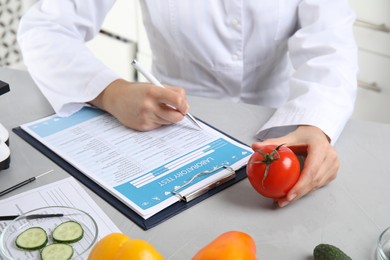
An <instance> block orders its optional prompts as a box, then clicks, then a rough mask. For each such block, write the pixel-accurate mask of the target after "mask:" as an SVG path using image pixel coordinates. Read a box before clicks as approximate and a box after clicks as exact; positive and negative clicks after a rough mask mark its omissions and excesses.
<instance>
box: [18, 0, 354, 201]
mask: <svg viewBox="0 0 390 260" xmlns="http://www.w3.org/2000/svg"><path fill="white" fill-rule="evenodd" d="M114 3H115V0H105V1H95V0H67V1H52V0H41V1H39V2H38V3H37V4H36V5H34V6H33V7H32V8H31V9H30V10H29V12H28V13H27V14H26V15H25V16H24V17H23V18H22V20H21V24H20V28H19V31H18V41H19V44H20V46H21V49H22V53H23V57H24V61H25V64H26V65H27V67H28V70H29V72H30V73H31V76H32V77H33V79H34V80H35V82H36V83H37V85H38V86H39V88H40V89H41V91H42V92H43V93H44V95H45V96H46V97H47V98H48V100H49V101H50V103H51V104H52V106H53V108H54V109H55V111H56V112H57V113H58V114H59V115H64V116H66V115H69V114H72V113H74V112H76V111H78V110H79V109H80V108H81V107H82V106H84V105H85V104H88V103H89V104H92V105H95V106H97V107H100V108H102V109H104V110H106V111H108V112H110V113H111V114H113V115H114V116H115V117H116V118H117V119H118V120H119V121H120V122H122V123H123V124H124V125H126V126H128V127H130V128H133V129H136V130H140V131H146V130H151V129H154V128H157V127H160V126H161V125H165V124H172V123H175V122H178V121H180V120H181V119H182V118H183V113H186V112H188V111H189V106H188V104H187V101H186V98H185V97H186V94H190V95H197V96H206V97H209V98H217V99H226V100H231V101H234V102H246V103H251V104H258V105H263V106H268V107H273V108H276V112H275V113H274V115H273V116H272V117H271V118H270V119H269V120H268V122H267V123H266V124H265V125H264V126H263V127H262V128H261V129H260V130H259V132H258V133H257V135H258V137H259V138H261V139H266V140H265V141H263V142H262V143H263V144H267V143H276V144H281V143H286V144H287V145H305V146H307V153H308V155H307V158H306V160H305V166H304V169H303V170H302V174H301V178H300V180H299V182H298V183H297V184H296V185H295V186H294V187H293V188H292V189H291V191H290V192H289V193H288V195H287V196H286V197H285V198H282V199H279V200H278V201H277V202H278V204H279V205H280V206H285V205H287V204H289V203H290V202H292V201H295V200H297V199H298V198H300V197H302V196H304V195H305V194H307V193H309V192H311V191H313V190H315V189H317V188H319V187H321V186H324V185H326V184H328V183H329V182H330V181H332V180H333V179H334V178H335V177H336V175H337V171H338V168H339V161H338V155H337V152H336V151H335V149H334V148H333V144H334V143H335V141H336V140H337V138H338V136H339V135H340V133H341V131H342V129H343V127H344V125H345V123H346V121H347V120H348V118H349V117H350V115H351V113H352V110H353V105H354V100H355V95H356V74H357V48H356V44H355V42H354V38H353V31H352V26H353V22H354V19H355V16H354V13H353V12H352V10H351V9H350V8H349V6H348V2H347V0H272V1H271V0H246V1H242V0H215V1H209V0H197V1H179V0H176V1H165V0H142V1H140V3H141V7H142V12H143V13H142V14H143V19H144V25H145V28H146V30H147V33H148V37H149V41H150V45H151V49H152V51H153V68H152V72H153V74H155V76H156V77H157V78H158V79H159V80H160V81H162V82H163V83H164V84H165V85H166V86H167V88H165V89H162V88H156V87H153V86H152V85H151V84H148V83H137V82H127V81H126V80H124V79H121V78H120V77H119V76H117V75H116V74H115V73H114V72H113V71H112V70H110V69H109V68H108V67H106V66H105V65H104V64H102V63H101V62H100V61H99V60H98V59H97V58H96V57H94V55H93V54H92V53H91V52H90V51H89V50H88V48H87V47H86V46H85V42H86V41H88V40H90V39H92V38H93V37H94V36H95V35H96V34H97V33H98V32H99V30H100V27H101V24H102V22H103V20H104V17H105V15H106V14H107V13H108V12H109V10H110V8H111V7H112V5H113V4H114ZM107 51H110V50H107ZM163 104H169V105H172V106H173V107H176V108H177V110H173V109H171V108H170V107H168V106H166V105H163ZM259 144H260V143H256V144H254V146H255V147H257V146H258V145H259Z"/></svg>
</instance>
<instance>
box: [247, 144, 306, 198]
mask: <svg viewBox="0 0 390 260" xmlns="http://www.w3.org/2000/svg"><path fill="white" fill-rule="evenodd" d="M300 172H301V169H300V164H299V160H298V157H297V156H296V155H295V153H294V152H293V151H292V150H291V149H290V148H288V147H286V146H283V145H279V146H277V145H264V146H263V147H261V148H260V149H259V150H255V152H254V153H253V154H252V156H251V157H250V158H249V162H248V165H247V175H248V179H249V181H250V183H251V184H252V186H253V188H254V189H255V190H256V191H257V192H258V193H260V194H261V195H263V196H265V197H268V198H273V199H279V198H283V197H285V196H286V195H287V193H288V191H289V190H290V189H291V188H292V187H293V186H294V185H295V183H296V182H297V181H298V179H299V176H300Z"/></svg>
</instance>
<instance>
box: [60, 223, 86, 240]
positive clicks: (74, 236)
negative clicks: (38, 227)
mask: <svg viewBox="0 0 390 260" xmlns="http://www.w3.org/2000/svg"><path fill="white" fill-rule="evenodd" d="M83 235H84V230H83V228H82V227H81V225H80V223H77V222H76V221H67V222H64V223H61V224H59V225H58V226H57V227H56V228H55V229H54V230H53V233H52V237H53V241H54V242H57V243H75V242H77V241H79V240H81V239H82V238H83Z"/></svg>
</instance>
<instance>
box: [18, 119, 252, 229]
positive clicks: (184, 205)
mask: <svg viewBox="0 0 390 260" xmlns="http://www.w3.org/2000/svg"><path fill="white" fill-rule="evenodd" d="M200 121H201V120H200ZM203 123H204V122H203ZM207 125H209V124H207ZM209 126H210V125H209ZM210 127H212V126H210ZM213 128H214V127H213ZM214 129H215V128H214ZM12 130H13V132H14V133H15V134H17V135H18V136H19V137H21V138H22V139H23V140H25V141H26V142H27V143H29V144H30V145H32V146H33V147H34V148H35V149H37V150H38V151H40V152H41V153H42V154H44V155H45V156H46V157H48V158H49V159H51V160H52V161H53V162H55V163H56V164H58V165H59V166H60V167H61V168H62V169H64V170H65V171H67V172H68V173H69V174H70V175H72V176H73V177H74V178H76V179H77V180H78V181H80V182H81V183H83V184H84V185H85V186H87V187H88V188H89V189H91V190H92V191H94V192H95V193H96V194H97V195H98V196H100V197H101V198H102V199H104V200H105V201H106V202H107V203H109V204H110V205H111V206H113V207H114V208H116V209H117V210H118V211H120V212H121V213H122V214H123V215H125V216H126V217H127V218H129V219H130V220H132V221H133V222H134V223H135V224H137V225H138V226H139V227H140V228H142V229H143V230H148V229H150V228H152V227H155V226H157V225H158V224H160V223H162V222H164V221H165V220H168V219H169V218H172V217H173V216H175V215H177V214H179V213H180V212H182V211H184V210H186V209H188V208H190V207H192V206H194V205H196V204H198V203H199V202H201V201H203V200H205V199H207V198H208V197H210V196H212V195H214V194H216V193H218V192H220V191H222V190H224V189H226V188H228V187H230V186H232V185H233V184H235V183H237V182H239V181H241V180H243V179H245V178H246V167H242V168H241V169H239V170H236V171H235V172H234V173H235V174H234V175H231V176H230V178H228V179H226V181H221V182H220V183H217V185H213V186H212V187H210V189H207V190H205V191H204V192H202V193H201V194H200V195H199V196H196V197H195V198H192V199H191V200H185V199H183V200H180V201H178V202H176V203H174V204H172V205H170V206H169V207H167V208H165V209H163V210H162V211H160V212H158V213H156V214H155V215H153V216H151V217H150V218H148V219H144V218H143V217H141V216H140V215H138V214H137V213H136V212H135V211H133V210H132V209H131V208H129V207H128V206H127V205H126V204H124V203H123V202H122V201H120V200H119V199H117V198H116V197H115V196H114V195H112V194H111V193H109V192H108V191H106V190H105V189H104V188H102V187H101V186H100V185H99V184H97V183H96V182H94V181H93V180H91V179H90V178H89V177H87V176H86V175H84V174H83V173H82V172H81V171H79V170H78V169H77V168H75V167H74V166H72V165H71V164H69V163H68V162H67V161H66V160H64V159H63V158H62V157H60V156H59V155H57V154H56V153H55V152H53V151H52V150H51V149H49V148H48V147H47V146H45V145H44V144H42V143H41V142H40V141H38V140H37V139H35V138H34V137H33V136H31V135H30V134H29V133H27V132H26V131H24V130H23V129H22V128H21V127H20V126H19V127H15V128H13V129H12ZM217 131H219V130H217ZM219 132H221V131H219ZM221 133H223V132H221ZM223 134H224V135H226V136H228V137H229V138H231V139H233V140H235V141H237V142H239V143H241V144H243V143H242V142H240V141H238V140H237V139H235V138H232V137H231V136H229V135H227V134H225V133H223ZM244 145H245V144H244Z"/></svg>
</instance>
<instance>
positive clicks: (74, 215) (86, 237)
mask: <svg viewBox="0 0 390 260" xmlns="http://www.w3.org/2000/svg"><path fill="white" fill-rule="evenodd" d="M40 214H43V215H45V214H63V216H59V217H46V218H31V219H30V218H29V216H30V217H31V215H40ZM66 221H76V222H78V223H79V224H80V225H81V227H82V228H83V231H84V234H83V237H82V239H81V240H80V241H78V242H75V243H72V244H70V245H71V246H72V247H73V250H74V253H73V257H72V259H85V258H86V256H87V253H89V251H90V249H91V248H92V246H93V245H94V244H95V242H96V240H97V237H98V227H97V224H96V222H95V220H94V219H93V218H92V217H91V215H89V214H88V213H86V212H84V211H82V210H79V209H76V208H71V207H65V206H50V207H43V208H38V209H34V210H31V211H29V212H26V213H24V214H23V215H20V216H19V217H17V218H16V219H14V220H12V222H10V223H9V224H8V225H7V226H6V228H5V229H4V231H3V232H2V233H1V235H0V253H1V254H0V256H3V258H4V259H7V260H8V259H40V250H35V251H26V250H22V249H20V248H18V247H17V246H16V244H15V240H16V237H17V236H18V235H19V234H20V233H22V232H23V231H25V230H27V229H28V228H31V227H41V228H43V229H44V230H45V231H46V234H47V235H48V243H47V245H49V244H52V243H53V239H52V237H51V233H52V231H53V230H54V228H55V227H56V226H58V225H59V224H61V223H63V222H66ZM0 258H1V257H0Z"/></svg>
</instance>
